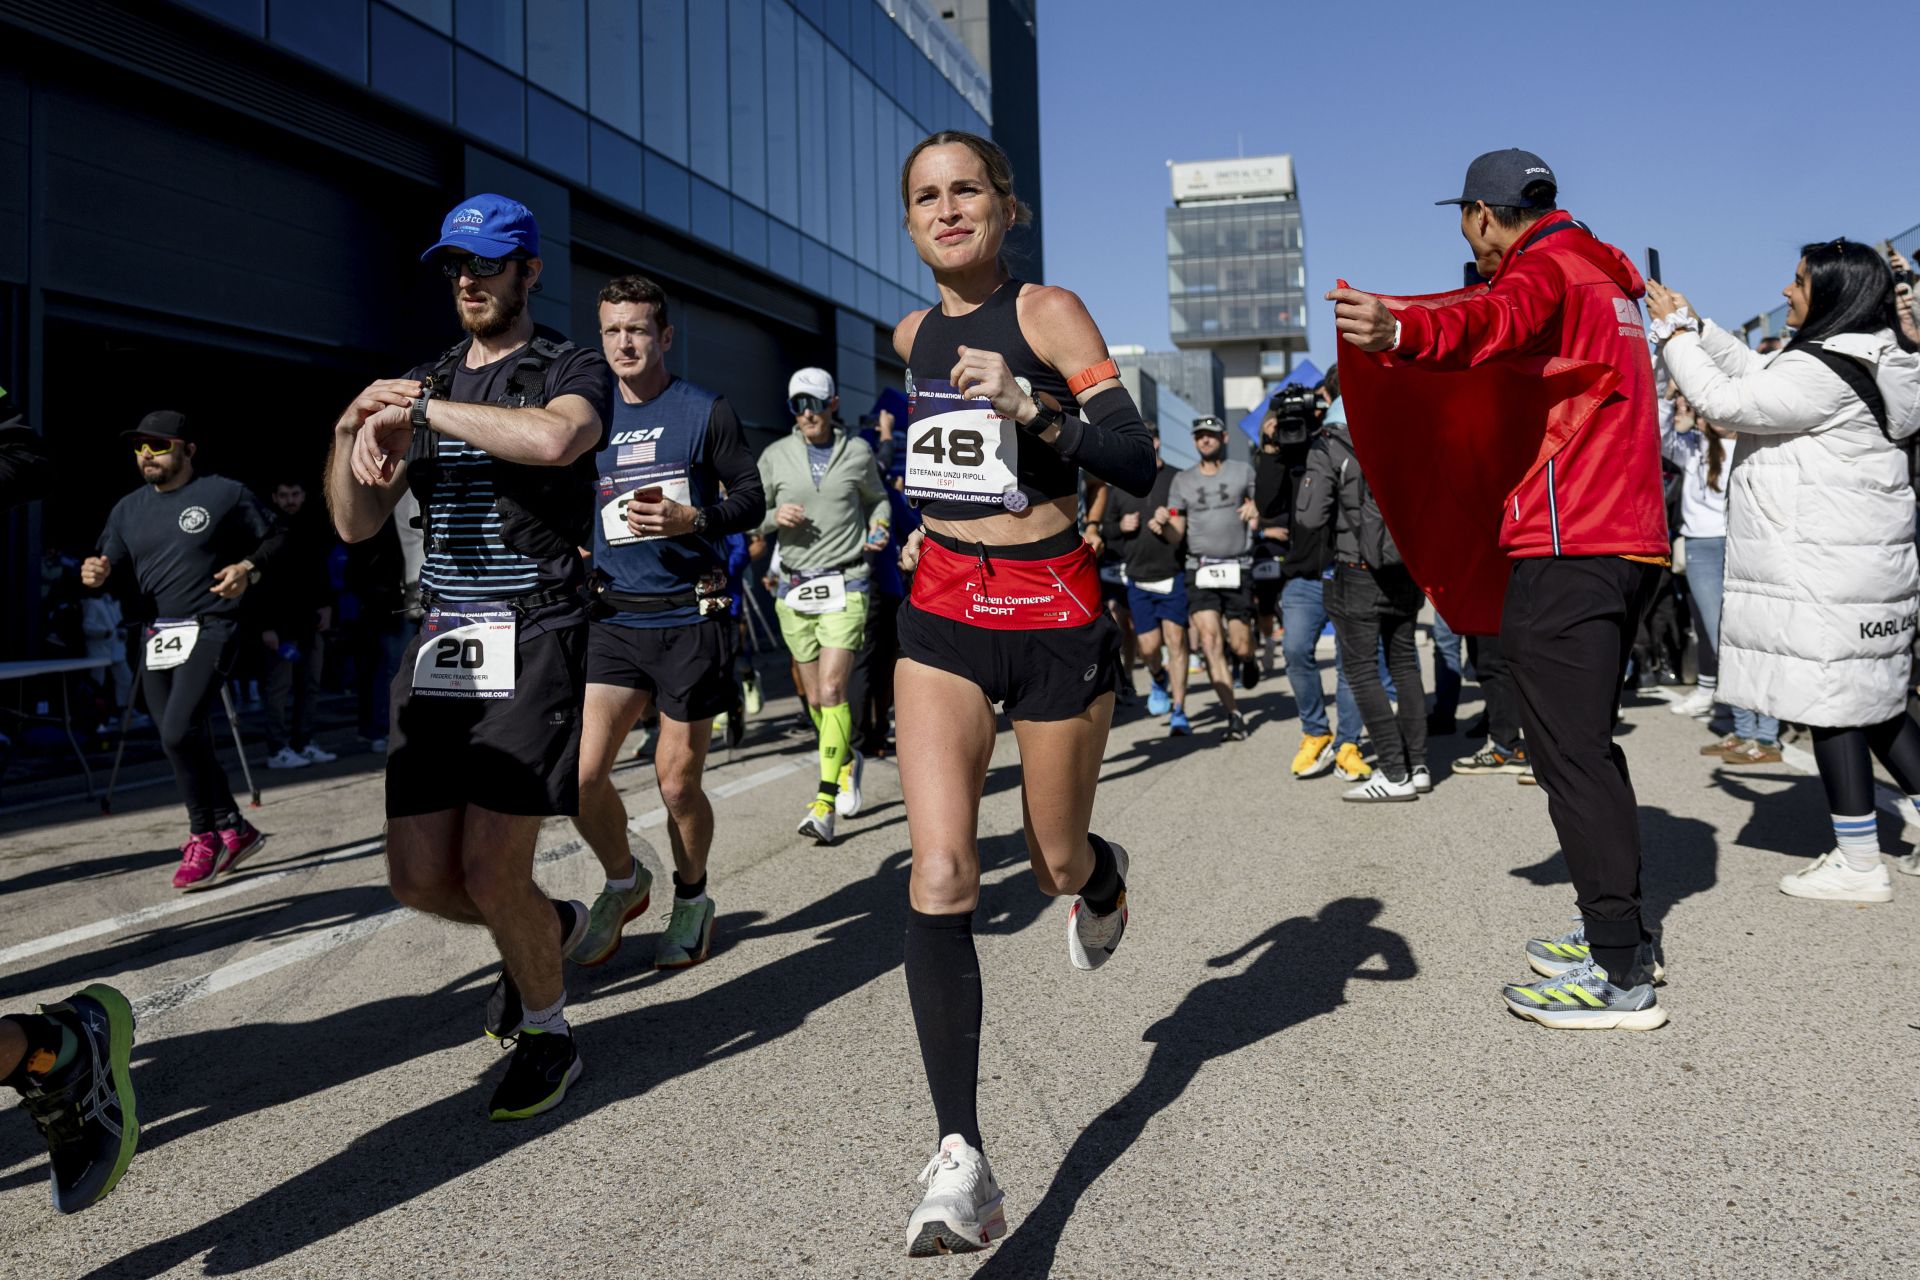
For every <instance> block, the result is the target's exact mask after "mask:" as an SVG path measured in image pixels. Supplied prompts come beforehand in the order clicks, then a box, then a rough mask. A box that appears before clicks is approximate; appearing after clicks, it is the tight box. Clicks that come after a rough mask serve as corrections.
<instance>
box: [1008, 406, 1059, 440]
mask: <svg viewBox="0 0 1920 1280" xmlns="http://www.w3.org/2000/svg"><path fill="white" fill-rule="evenodd" d="M1033 407H1034V410H1035V412H1034V415H1033V421H1032V422H1023V423H1019V427H1020V429H1021V430H1022V431H1024V432H1026V433H1027V434H1028V435H1030V436H1043V435H1045V434H1046V433H1047V432H1048V431H1049V430H1050V429H1051V428H1053V427H1057V426H1059V425H1060V424H1061V423H1062V422H1064V421H1066V417H1067V415H1066V414H1064V413H1062V412H1061V411H1060V410H1058V409H1053V408H1049V407H1048V406H1047V403H1046V402H1045V401H1044V400H1040V399H1038V398H1035V400H1034V402H1033Z"/></svg>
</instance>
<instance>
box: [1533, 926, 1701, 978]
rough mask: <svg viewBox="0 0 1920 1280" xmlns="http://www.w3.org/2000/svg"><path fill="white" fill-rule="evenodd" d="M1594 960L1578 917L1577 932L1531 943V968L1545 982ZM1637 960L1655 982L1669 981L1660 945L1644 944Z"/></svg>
mask: <svg viewBox="0 0 1920 1280" xmlns="http://www.w3.org/2000/svg"><path fill="white" fill-rule="evenodd" d="M1591 958H1592V953H1591V952H1590V951H1588V949H1587V922H1586V921H1585V920H1582V919H1580V918H1579V917H1578V916H1576V917H1574V921H1573V928H1571V929H1569V930H1567V931H1566V932H1565V933H1563V934H1561V935H1560V936H1559V937H1557V938H1529V939H1527V964H1528V966H1529V967H1531V968H1532V970H1533V971H1534V972H1535V973H1537V974H1539V975H1540V976H1541V977H1543V978H1557V977H1559V976H1560V975H1561V974H1563V973H1566V972H1568V971H1570V970H1572V969H1577V968H1578V967H1580V966H1581V965H1583V964H1585V963H1587V961H1588V960H1589V959H1591ZM1636 959H1637V962H1638V964H1639V965H1640V967H1641V968H1643V969H1645V970H1646V971H1647V973H1648V975H1649V976H1650V977H1651V978H1652V979H1653V981H1654V982H1656V983H1658V982H1664V981H1666V977H1667V970H1666V966H1665V965H1663V964H1662V963H1661V962H1660V946H1659V944H1658V943H1657V942H1643V943H1641V944H1640V954H1639V956H1638V957H1637V958H1636Z"/></svg>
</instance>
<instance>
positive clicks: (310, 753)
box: [300, 742, 340, 764]
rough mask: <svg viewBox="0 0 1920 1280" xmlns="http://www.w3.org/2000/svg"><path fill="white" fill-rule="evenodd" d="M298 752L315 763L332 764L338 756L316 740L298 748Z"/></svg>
mask: <svg viewBox="0 0 1920 1280" xmlns="http://www.w3.org/2000/svg"><path fill="white" fill-rule="evenodd" d="M300 754H301V755H303V756H305V757H306V758H307V759H309V760H311V761H313V762H314V763H315V764H332V763H333V762H334V761H335V760H338V759H339V758H340V757H339V756H337V755H335V754H333V752H331V751H329V750H327V749H326V748H325V747H323V746H321V745H320V744H319V743H317V742H309V743H308V744H307V745H306V746H304V747H302V748H300Z"/></svg>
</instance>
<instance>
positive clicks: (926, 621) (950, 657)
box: [900, 601, 1120, 720]
mask: <svg viewBox="0 0 1920 1280" xmlns="http://www.w3.org/2000/svg"><path fill="white" fill-rule="evenodd" d="M900 656H901V657H902V658H910V659H912V660H913V661H914V662H918V663H922V664H924V665H926V666H929V667H937V668H939V669H940V670H942V671H948V672H952V673H953V674H954V675H957V676H960V677H962V678H963V679H966V680H971V681H972V682H973V683H974V684H976V685H979V686H980V691H981V692H982V693H984V694H986V695H987V700H988V701H989V702H996V703H1001V704H1004V707H1005V710H1006V713H1007V715H1008V716H1009V717H1010V718H1012V719H1014V720H1071V719H1073V718H1074V717H1075V716H1077V715H1079V714H1080V713H1081V712H1083V711H1085V710H1086V709H1087V708H1088V707H1089V706H1091V705H1093V702H1094V700H1095V699H1097V698H1098V697H1099V696H1100V695H1101V694H1103V693H1108V692H1111V691H1112V690H1113V689H1114V688H1115V687H1116V686H1117V685H1118V683H1119V679H1120V628H1119V627H1118V626H1116V625H1115V624H1114V621H1113V619H1112V618H1110V617H1108V616H1106V615H1105V614H1104V613H1102V614H1101V616H1100V617H1098V618H1096V619H1094V620H1093V621H1092V622H1089V623H1088V624H1087V625H1086V626H1084V627H1061V628H1056V629H1046V628H1040V629H1035V630H1032V631H996V630H992V629H990V628H987V627H976V626H973V625H971V624H970V623H965V622H959V621H956V620H954V619H952V618H944V617H941V616H940V615H939V614H937V613H928V612H927V611H926V610H924V609H921V608H918V607H916V606H915V605H914V604H913V602H912V601H908V602H907V603H906V604H903V605H901V606H900Z"/></svg>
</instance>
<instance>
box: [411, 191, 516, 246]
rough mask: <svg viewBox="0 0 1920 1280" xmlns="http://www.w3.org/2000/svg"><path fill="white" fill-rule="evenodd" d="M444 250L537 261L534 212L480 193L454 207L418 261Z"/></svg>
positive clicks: (494, 196)
mask: <svg viewBox="0 0 1920 1280" xmlns="http://www.w3.org/2000/svg"><path fill="white" fill-rule="evenodd" d="M443 249H453V250H455V251H457V252H459V253H465V254H471V255H472V256H474V257H476V258H511V257H513V256H514V255H515V254H523V255H525V256H526V257H529V258H537V257H539V256H540V226H539V224H538V223H536V222H535V221H534V220H533V210H531V209H529V208H527V206H525V205H523V204H521V203H520V202H519V201H518V200H509V199H507V198H506V197H505V196H496V195H491V194H489V193H487V192H482V193H481V194H479V195H477V196H468V197H467V198H466V199H465V200H462V201H461V202H460V203H459V204H458V205H456V206H455V207H454V209H453V211H452V212H451V213H449V214H448V215H447V216H446V219H445V221H443V222H441V224H440V239H439V240H437V241H435V242H434V244H433V245H432V246H431V247H430V248H428V250H427V251H426V252H425V253H423V254H421V255H420V261H422V262H426V261H429V260H430V259H431V258H432V257H433V255H434V254H436V253H439V252H440V251H441V250H443Z"/></svg>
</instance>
